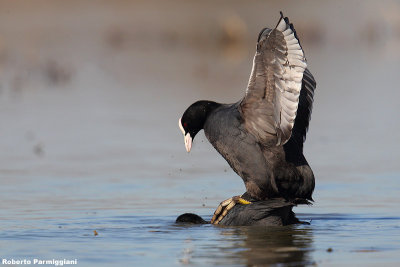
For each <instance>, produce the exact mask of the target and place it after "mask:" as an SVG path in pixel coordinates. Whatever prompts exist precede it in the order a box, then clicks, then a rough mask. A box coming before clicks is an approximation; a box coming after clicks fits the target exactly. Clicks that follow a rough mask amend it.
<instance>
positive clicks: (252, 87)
mask: <svg viewBox="0 0 400 267" xmlns="http://www.w3.org/2000/svg"><path fill="white" fill-rule="evenodd" d="M315 87H316V82H315V80H314V77H313V75H312V74H311V72H310V71H309V70H308V69H307V63H306V59H305V56H304V52H303V49H302V47H301V46H300V43H299V40H298V38H297V35H296V31H295V29H294V27H293V24H291V23H289V19H288V18H287V17H283V15H282V13H281V18H280V19H279V22H278V24H277V26H276V27H275V29H273V30H271V29H268V28H265V29H263V30H262V31H261V32H260V34H259V37H258V40H257V49H256V54H255V57H254V62H253V69H252V71H251V75H250V80H249V83H248V86H247V89H246V93H245V96H244V97H243V98H242V99H241V100H239V101H238V102H236V103H234V104H220V103H216V102H213V101H204V100H203V101H197V102H195V103H194V104H192V105H191V106H190V107H189V108H188V109H187V110H186V111H185V112H184V114H183V116H182V117H181V119H180V120H179V127H180V129H181V131H182V133H183V135H184V140H185V147H186V150H187V151H188V152H189V151H190V149H191V146H192V141H193V139H194V137H195V136H196V134H197V133H198V132H199V131H200V130H201V129H204V132H205V135H206V137H207V139H208V140H209V141H210V143H211V144H212V145H213V146H214V148H215V149H216V150H217V151H218V152H219V153H220V154H221V155H222V157H224V158H225V159H226V161H227V162H228V163H229V165H230V166H231V167H232V169H233V170H234V171H235V172H236V173H237V174H238V175H239V176H240V177H241V178H242V179H243V181H244V184H245V186H246V195H247V196H248V197H249V198H250V199H252V200H253V201H252V202H253V204H254V201H268V200H270V201H272V200H271V199H276V198H281V199H284V200H285V201H287V203H291V204H290V205H292V206H293V205H295V204H297V203H303V202H307V200H312V193H313V191H314V185H315V181H314V175H313V172H312V170H311V168H310V166H309V165H308V163H307V161H306V159H305V157H304V155H303V143H304V141H305V139H306V132H307V130H308V126H309V121H310V118H311V110H312V103H313V96H314V90H315ZM271 204H272V202H271ZM246 206H251V205H246ZM261 206H262V205H260V207H261ZM230 208H232V206H230ZM238 209H243V210H238ZM235 210H237V211H238V213H235V214H236V216H242V217H243V216H244V217H246V216H248V217H252V216H253V217H254V216H255V215H256V213H257V212H255V211H256V210H257V209H255V210H254V209H253V210H252V208H250V207H246V208H243V207H242V208H240V207H235ZM244 211H246V212H247V213H243V212H244ZM259 212H261V211H259ZM290 212H291V208H290ZM241 213H243V214H241ZM228 214H229V213H228ZM246 214H247V215H246ZM227 216H228V215H227ZM228 217H229V218H231V217H232V216H228ZM221 219H222V218H221ZM224 220H228V218H225V219H222V221H221V223H223V222H224ZM232 220H233V219H232ZM241 221H242V222H243V223H244V224H246V223H245V222H244V221H243V220H241Z"/></svg>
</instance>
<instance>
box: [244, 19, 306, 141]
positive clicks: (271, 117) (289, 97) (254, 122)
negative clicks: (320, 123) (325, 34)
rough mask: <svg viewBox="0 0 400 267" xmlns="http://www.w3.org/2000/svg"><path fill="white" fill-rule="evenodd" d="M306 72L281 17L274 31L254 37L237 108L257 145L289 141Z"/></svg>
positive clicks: (288, 26) (291, 33)
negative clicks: (248, 71) (249, 68)
mask: <svg viewBox="0 0 400 267" xmlns="http://www.w3.org/2000/svg"><path fill="white" fill-rule="evenodd" d="M306 68H307V63H306V59H305V57H304V52H303V50H302V48H301V46H300V43H299V40H298V38H297V35H296V31H295V30H294V27H293V24H290V23H289V19H288V18H287V17H283V15H282V13H281V18H280V19H279V22H278V24H277V26H276V27H275V29H273V30H271V29H264V30H262V31H261V33H260V35H259V37H258V43H257V51H256V55H255V56H254V62H253V70H252V72H251V75H250V80H249V84H248V87H247V90H246V95H245V97H244V98H243V100H242V102H241V106H240V107H241V111H242V115H243V118H244V124H245V127H246V128H247V130H248V131H249V132H251V133H252V134H253V135H255V136H256V138H257V139H258V140H259V141H260V142H262V143H274V144H276V145H283V144H285V143H286V142H287V141H288V140H289V138H290V137H291V134H292V129H293V126H294V123H295V118H296V113H297V109H298V104H299V96H300V91H301V88H302V81H303V73H304V72H305V70H306ZM311 77H312V76H311ZM312 80H313V79H312ZM307 124H308V123H307Z"/></svg>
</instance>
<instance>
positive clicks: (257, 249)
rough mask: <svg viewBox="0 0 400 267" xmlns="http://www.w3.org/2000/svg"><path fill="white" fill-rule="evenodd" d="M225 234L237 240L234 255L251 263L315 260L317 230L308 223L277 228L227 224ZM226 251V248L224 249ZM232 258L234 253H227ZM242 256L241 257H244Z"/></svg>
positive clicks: (294, 262) (308, 261)
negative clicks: (230, 225)
mask: <svg viewBox="0 0 400 267" xmlns="http://www.w3.org/2000/svg"><path fill="white" fill-rule="evenodd" d="M221 235H223V236H224V238H226V237H230V239H232V240H235V242H234V246H235V247H236V253H235V255H234V258H236V259H237V260H239V261H241V260H243V262H244V263H245V264H246V265H247V266H265V265H269V264H281V263H291V264H293V265H305V264H311V263H312V257H311V255H310V253H311V252H312V251H313V232H312V229H311V228H304V226H286V227H276V228H274V227H273V228H268V229H265V228H258V227H239V228H226V229H224V230H222V231H221ZM224 253H225V254H226V252H224ZM227 255H228V256H229V257H230V258H231V256H232V255H229V254H227ZM240 259H241V260H240Z"/></svg>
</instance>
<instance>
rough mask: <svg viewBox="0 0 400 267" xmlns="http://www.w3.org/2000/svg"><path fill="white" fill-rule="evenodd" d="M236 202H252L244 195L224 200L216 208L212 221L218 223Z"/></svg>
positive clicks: (245, 203)
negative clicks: (243, 196)
mask: <svg viewBox="0 0 400 267" xmlns="http://www.w3.org/2000/svg"><path fill="white" fill-rule="evenodd" d="M236 204H242V205H248V204H251V202H250V201H247V200H245V199H244V198H242V196H234V197H231V198H229V199H226V200H224V201H222V202H221V203H220V204H219V206H218V208H217V209H216V210H215V212H214V216H213V217H212V219H211V223H212V224H218V223H219V222H220V221H221V220H222V219H223V218H224V217H225V216H226V214H228V211H230V210H231V209H232V208H233V207H234V206H235V205H236Z"/></svg>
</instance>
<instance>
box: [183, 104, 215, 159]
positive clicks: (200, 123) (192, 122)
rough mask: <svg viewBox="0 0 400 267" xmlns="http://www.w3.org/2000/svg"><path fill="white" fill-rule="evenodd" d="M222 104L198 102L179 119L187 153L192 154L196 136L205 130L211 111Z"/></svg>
mask: <svg viewBox="0 0 400 267" xmlns="http://www.w3.org/2000/svg"><path fill="white" fill-rule="evenodd" d="M219 105H220V104H218V103H215V102H212V101H205V100H202V101H197V102H196V103H193V104H192V105H190V107H188V108H187V109H186V111H185V112H184V113H183V115H182V118H180V119H179V129H181V132H182V134H183V136H184V140H185V147H186V151H187V152H190V149H191V148H192V142H193V139H194V137H195V136H196V134H197V133H198V132H199V131H200V130H201V129H203V127H204V123H205V122H206V119H207V117H208V115H209V114H210V112H211V111H213V110H214V109H215V108H217V107H218V106H219Z"/></svg>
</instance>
